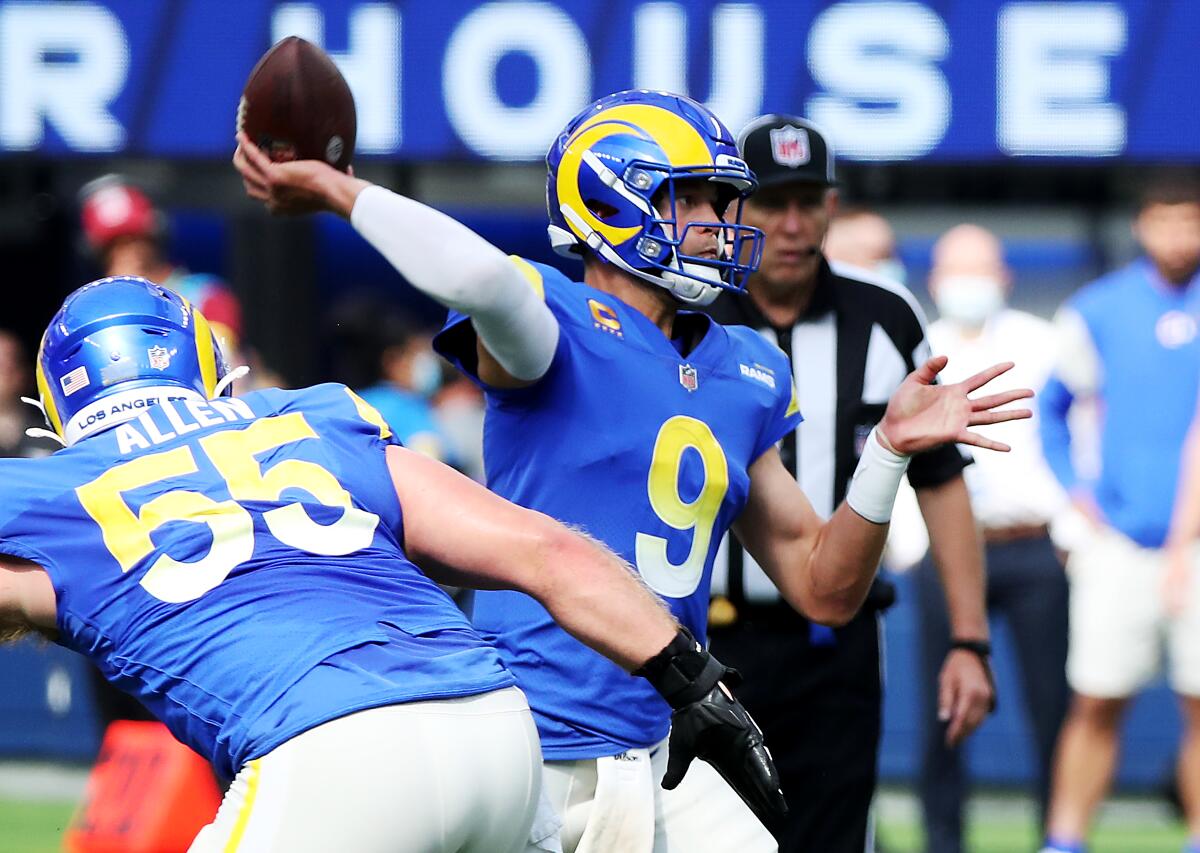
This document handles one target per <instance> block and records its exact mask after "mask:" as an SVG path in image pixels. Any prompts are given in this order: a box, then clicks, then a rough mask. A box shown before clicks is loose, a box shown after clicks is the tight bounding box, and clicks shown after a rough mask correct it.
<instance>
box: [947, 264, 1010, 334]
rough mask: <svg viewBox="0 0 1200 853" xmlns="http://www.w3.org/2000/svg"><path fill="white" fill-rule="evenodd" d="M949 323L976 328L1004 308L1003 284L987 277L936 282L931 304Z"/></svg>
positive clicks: (955, 277)
mask: <svg viewBox="0 0 1200 853" xmlns="http://www.w3.org/2000/svg"><path fill="white" fill-rule="evenodd" d="M933 301H934V302H935V303H936V304H937V309H938V313H939V314H941V316H942V317H944V318H945V319H947V320H949V321H951V322H952V323H959V324H961V325H963V326H971V327H973V328H979V327H980V326H982V325H983V324H984V323H986V322H987V320H988V318H989V317H991V316H992V315H993V314H995V313H996V312H997V311H999V310H1000V309H1001V308H1003V307H1004V284H1003V283H1002V282H1001V281H1000V280H999V279H995V278H992V277H991V276H986V275H952V276H947V277H946V278H944V279H942V280H941V281H940V282H938V286H937V296H936V297H934V300H933Z"/></svg>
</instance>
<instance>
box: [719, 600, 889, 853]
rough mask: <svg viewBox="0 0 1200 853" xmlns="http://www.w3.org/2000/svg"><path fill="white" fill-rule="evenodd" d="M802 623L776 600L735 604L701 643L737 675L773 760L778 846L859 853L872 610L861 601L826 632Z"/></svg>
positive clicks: (872, 761) (872, 688)
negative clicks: (726, 621) (784, 811)
mask: <svg viewBox="0 0 1200 853" xmlns="http://www.w3.org/2000/svg"><path fill="white" fill-rule="evenodd" d="M811 625H812V623H810V622H809V621H808V620H807V619H805V618H804V617H802V616H800V615H799V614H798V613H796V612H795V611H794V610H792V609H791V608H790V607H788V606H787V605H786V604H778V605H764V606H760V607H744V608H742V611H741V613H740V618H739V620H738V622H737V623H736V624H734V625H732V626H729V627H725V628H713V629H710V631H709V637H710V644H711V648H712V651H713V654H714V655H716V656H717V658H719V659H720V660H721V662H722V663H724V664H726V665H728V666H732V667H734V668H736V669H738V670H740V671H741V672H742V674H743V675H744V676H745V683H744V684H743V685H742V686H741V687H739V688H738V690H737V695H738V698H739V699H740V700H741V701H742V702H743V703H744V704H745V706H746V707H747V708H748V709H749V711H750V713H751V714H752V715H753V716H754V719H755V720H757V721H758V724H759V726H761V727H762V730H763V734H764V735H765V737H766V741H767V746H768V748H769V749H770V750H771V755H772V756H773V757H774V759H775V764H776V766H777V767H778V769H779V775H780V779H781V782H782V787H783V794H784V796H785V797H786V798H787V803H788V815H787V820H786V823H785V824H784V826H783V827H782V828H781V829H780V830H779V831H778V834H777V837H778V839H779V849H780V853H801V851H803V853H815V851H820V853H863V851H864V850H866V849H868V848H867V838H868V835H869V834H870V831H869V822H870V808H871V798H872V796H873V795H874V793H875V781H876V774H877V770H876V767H877V759H878V753H879V737H880V721H881V704H882V699H883V692H882V688H881V684H880V669H879V627H880V616H879V612H878V610H877V609H874V608H871V609H868V608H864V609H863V610H862V611H861V612H860V613H859V614H858V615H857V616H855V617H854V619H853V620H851V621H850V622H849V623H848V624H847V625H845V626H843V627H841V628H837V629H833V630H832V631H830V630H829V629H825V628H823V627H822V626H817V630H816V631H815V632H814V631H813V630H812V628H811ZM830 635H832V636H830Z"/></svg>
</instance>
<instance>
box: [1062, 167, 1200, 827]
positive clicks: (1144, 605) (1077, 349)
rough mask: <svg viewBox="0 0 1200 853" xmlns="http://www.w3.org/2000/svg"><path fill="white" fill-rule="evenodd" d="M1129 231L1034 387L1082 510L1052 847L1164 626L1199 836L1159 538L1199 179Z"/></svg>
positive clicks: (1188, 348)
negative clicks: (1088, 462)
mask: <svg viewBox="0 0 1200 853" xmlns="http://www.w3.org/2000/svg"><path fill="white" fill-rule="evenodd" d="M1133 231H1134V235H1135V236H1136V237H1137V239H1138V241H1139V242H1140V243H1141V245H1142V248H1143V249H1144V250H1145V253H1146V255H1145V257H1144V258H1139V259H1138V260H1135V261H1134V262H1133V263H1131V264H1129V265H1128V266H1125V267H1123V268H1121V269H1119V270H1117V271H1115V272H1112V273H1110V274H1108V275H1106V276H1104V277H1103V278H1101V279H1099V280H1097V281H1095V282H1093V283H1091V284H1089V285H1087V286H1085V287H1084V288H1082V289H1081V290H1080V291H1079V292H1078V293H1076V294H1075V295H1074V296H1073V297H1071V299H1070V300H1068V302H1067V303H1066V305H1064V306H1063V308H1062V309H1061V310H1060V311H1059V314H1058V316H1057V318H1056V321H1055V324H1056V330H1055V333H1056V335H1057V338H1058V352H1057V357H1056V363H1055V369H1054V374H1053V376H1052V377H1051V379H1050V381H1049V383H1047V385H1046V389H1045V391H1044V392H1043V394H1042V395H1041V404H1040V408H1041V413H1042V440H1043V444H1044V446H1045V451H1046V458H1047V460H1048V461H1049V462H1050V465H1051V467H1052V468H1053V469H1054V473H1055V475H1056V476H1057V477H1058V479H1059V481H1060V482H1061V483H1062V485H1063V486H1064V488H1066V489H1067V491H1068V492H1069V493H1070V494H1071V496H1072V499H1073V502H1074V504H1075V506H1076V507H1077V508H1078V509H1079V510H1080V512H1082V513H1083V514H1084V515H1085V516H1086V517H1087V519H1088V520H1089V522H1090V524H1091V531H1090V534H1091V535H1090V536H1089V537H1088V538H1087V540H1086V542H1084V543H1083V544H1081V545H1080V547H1078V548H1076V549H1075V550H1074V551H1073V552H1072V553H1071V555H1070V558H1069V561H1068V564H1067V569H1068V575H1069V578H1070V583H1071V628H1070V631H1071V639H1070V652H1069V657H1068V662H1067V677H1068V680H1069V681H1070V683H1071V687H1072V688H1074V690H1075V698H1074V701H1073V703H1072V705H1071V710H1070V712H1069V714H1068V717H1067V722H1066V725H1065V726H1064V728H1063V733H1062V737H1061V740H1060V743H1059V749H1058V755H1057V759H1056V766H1055V770H1054V792H1053V798H1052V801H1051V809H1050V820H1049V836H1048V842H1047V848H1046V849H1047V850H1050V851H1078V850H1081V849H1082V846H1083V842H1084V838H1085V836H1086V834H1087V831H1088V828H1089V824H1090V822H1091V818H1092V815H1093V813H1094V812H1095V810H1096V807H1097V806H1098V805H1099V804H1100V802H1101V800H1102V799H1103V798H1104V796H1105V794H1106V793H1107V791H1108V787H1109V783H1110V781H1111V779H1112V775H1113V771H1114V770H1115V767H1116V763H1117V745H1118V733H1119V726H1120V722H1121V719H1122V716H1123V714H1124V711H1125V708H1126V707H1127V705H1128V703H1129V699H1130V698H1131V697H1132V696H1133V695H1135V694H1136V693H1137V692H1138V691H1140V690H1141V689H1142V688H1143V687H1144V686H1146V684H1147V683H1148V682H1149V681H1150V680H1151V679H1152V678H1153V677H1154V676H1155V674H1156V672H1157V670H1158V664H1159V657H1160V653H1161V646H1162V638H1163V636H1164V635H1165V636H1166V638H1167V646H1168V649H1169V651H1170V658H1171V671H1170V676H1171V685H1172V687H1173V688H1174V690H1175V691H1176V693H1178V694H1179V696H1180V699H1181V702H1180V705H1181V708H1182V711H1183V721H1184V741H1183V747H1182V750H1181V753H1180V760H1179V789H1180V794H1181V796H1182V799H1183V804H1184V811H1185V813H1186V815H1187V820H1188V828H1189V832H1190V835H1191V837H1192V841H1191V845H1192V847H1195V848H1196V849H1200V597H1197V596H1196V595H1195V594H1192V593H1189V594H1188V595H1187V596H1186V597H1185V598H1183V599H1181V600H1176V601H1171V602H1170V603H1169V604H1168V602H1167V601H1165V600H1164V593H1163V591H1164V575H1165V572H1166V563H1167V561H1166V559H1165V557H1164V552H1163V545H1164V543H1165V541H1166V536H1167V530H1168V524H1169V522H1170V519H1171V515H1172V509H1173V500H1174V497H1175V493H1176V485H1177V478H1178V470H1179V459H1180V451H1181V448H1182V446H1183V443H1184V437H1185V435H1186V433H1187V430H1188V426H1189V423H1190V422H1191V420H1192V417H1193V414H1194V412H1195V410H1196V398H1197V394H1196V390H1197V382H1198V381H1200V340H1198V339H1197V317H1200V285H1198V284H1197V280H1198V279H1200V274H1198V273H1197V270H1198V269H1200V183H1198V182H1197V181H1196V179H1195V178H1194V177H1192V176H1182V175H1174V176H1167V177H1164V178H1161V179H1159V180H1156V181H1153V182H1152V183H1150V184H1149V185H1148V187H1147V189H1146V192H1145V193H1144V194H1143V197H1142V203H1141V206H1140V208H1139V211H1138V213H1137V217H1136V219H1135V220H1134V226H1133ZM1089 397H1096V398H1099V400H1100V403H1101V406H1102V411H1103V418H1102V421H1101V425H1100V429H1101V433H1100V444H1101V447H1100V456H1101V466H1100V471H1099V474H1098V476H1097V478H1096V479H1095V480H1094V481H1089V480H1085V479H1083V478H1081V477H1080V476H1079V475H1078V473H1077V471H1076V469H1075V467H1074V466H1073V464H1072V458H1071V433H1070V430H1069V429H1068V425H1067V414H1068V412H1069V411H1070V409H1071V407H1072V405H1073V403H1074V402H1075V401H1076V400H1082V399H1086V398H1089ZM1167 588H1168V589H1169V587H1167ZM1192 847H1189V849H1192Z"/></svg>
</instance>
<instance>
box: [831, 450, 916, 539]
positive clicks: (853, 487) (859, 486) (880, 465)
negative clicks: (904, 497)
mask: <svg viewBox="0 0 1200 853" xmlns="http://www.w3.org/2000/svg"><path fill="white" fill-rule="evenodd" d="M876 429H878V427H875V428H874V429H872V430H871V432H870V434H869V435H868V436H867V443H866V445H865V446H864V447H863V452H862V456H861V457H859V460H858V467H857V468H855V469H854V476H853V477H851V478H850V488H849V489H847V490H846V503H848V504H849V505H850V509H852V510H854V511H855V512H857V513H858V514H859V515H861V516H862V517H863V518H865V519H866V520H867V521H872V522H874V523H875V524H886V523H887V522H889V521H891V519H892V506H893V505H894V504H895V503H896V491H897V490H898V489H899V488H900V478H901V477H903V476H904V472H905V471H907V470H908V460H909V459H910V457H908V456H899V455H897V454H895V453H892V452H891V451H890V450H888V449H887V448H885V447H884V446H883V445H882V444H880V443H879V438H878V437H877V436H876V435H875V430H876Z"/></svg>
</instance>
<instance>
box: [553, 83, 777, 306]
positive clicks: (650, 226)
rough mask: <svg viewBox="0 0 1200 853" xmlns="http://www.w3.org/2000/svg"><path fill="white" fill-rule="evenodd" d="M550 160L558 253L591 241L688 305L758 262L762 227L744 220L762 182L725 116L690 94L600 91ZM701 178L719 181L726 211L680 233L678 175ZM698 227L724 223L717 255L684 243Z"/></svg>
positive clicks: (737, 281)
mask: <svg viewBox="0 0 1200 853" xmlns="http://www.w3.org/2000/svg"><path fill="white" fill-rule="evenodd" d="M546 167H547V172H548V174H547V180H546V207H547V212H548V213H549V215H550V227H549V232H550V243H551V244H552V245H553V246H554V249H555V251H557V252H558V253H559V254H562V255H567V256H571V255H576V256H577V255H578V254H580V253H581V252H582V249H583V247H584V246H587V247H588V248H589V249H590V250H591V251H592V252H594V253H595V254H596V255H597V256H598V257H599V258H601V259H602V260H604V261H607V262H608V263H611V264H616V265H617V266H618V267H620V268H621V269H623V270H625V271H626V272H628V273H630V274H632V275H635V276H637V277H638V278H640V279H643V280H645V281H649V282H652V283H653V284H657V285H660V286H662V287H665V288H666V289H667V290H669V291H671V293H672V294H674V295H675V297H676V298H677V299H679V300H680V301H681V302H684V303H687V304H689V305H707V304H708V303H710V302H712V300H713V299H715V298H716V296H717V294H718V293H720V289H721V288H727V289H731V290H741V289H742V287H743V285H744V284H745V280H746V276H748V275H749V274H750V273H752V272H754V271H755V270H756V269H758V262H759V258H760V257H761V255H762V232H761V231H759V230H758V229H757V228H751V227H750V226H747V225H742V224H741V218H742V202H743V201H744V200H745V198H746V196H748V195H749V194H750V193H752V192H753V191H754V190H755V188H756V187H757V186H758V182H757V180H756V179H755V177H754V173H753V172H751V171H750V168H749V167H748V166H747V165H746V162H745V161H744V160H742V158H741V155H740V154H739V153H738V149H737V144H736V143H735V142H734V139H733V135H732V134H730V132H729V130H728V129H727V128H726V127H725V125H723V124H721V122H720V120H719V119H717V117H716V116H715V115H713V114H712V112H711V111H710V110H709V109H708V108H707V107H705V106H703V105H702V104H699V103H697V102H696V101H693V100H691V99H690V98H685V97H683V96H680V95H672V94H669V93H667V92H652V91H649V90H645V89H638V90H631V91H627V92H618V93H616V94H615V95H609V96H608V97H606V98H601V99H600V100H598V101H596V102H595V103H594V104H592V105H591V106H589V107H588V108H587V109H585V110H584V111H583V112H581V113H580V114H579V115H577V116H576V117H575V118H573V119H572V120H571V122H570V123H569V124H568V125H567V126H566V128H565V129H564V130H563V132H562V133H561V134H559V136H558V138H557V139H556V140H555V142H554V144H553V145H552V146H551V148H550V152H549V153H548V154H547V155H546ZM696 179H701V180H708V181H710V182H712V183H714V184H716V185H717V188H718V190H719V192H718V202H717V215H718V216H722V213H723V221H721V222H715V223H711V222H709V223H701V222H693V223H690V224H689V225H687V226H685V228H684V229H683V232H682V233H676V229H675V224H676V215H675V198H676V182H677V181H681V180H696ZM664 198H665V199H667V200H669V202H670V204H669V206H668V207H667V208H666V211H665V213H662V214H660V213H659V211H658V209H657V208H656V206H655V202H658V201H661V200H662V199H664ZM722 208H723V209H724V211H722ZM693 227H712V228H714V229H715V230H716V234H717V239H718V255H717V257H716V258H707V257H701V256H694V255H685V254H683V253H682V251H681V247H682V244H683V241H684V238H685V236H686V233H687V231H688V230H689V229H690V228H693Z"/></svg>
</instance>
